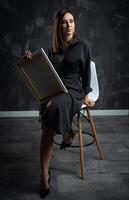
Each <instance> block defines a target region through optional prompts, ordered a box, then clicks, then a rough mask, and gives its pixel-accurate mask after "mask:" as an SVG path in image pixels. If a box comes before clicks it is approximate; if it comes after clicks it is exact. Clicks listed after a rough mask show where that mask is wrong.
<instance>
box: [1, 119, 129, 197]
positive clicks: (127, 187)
mask: <svg viewBox="0 0 129 200" xmlns="http://www.w3.org/2000/svg"><path fill="white" fill-rule="evenodd" d="M94 121H95V124H96V128H97V132H98V136H99V139H100V143H101V145H102V148H103V152H104V158H105V159H104V160H100V159H99V155H98V152H97V149H96V145H95V143H94V144H92V145H90V146H88V147H86V148H85V150H84V155H85V173H86V178H85V180H81V179H80V177H79V176H80V161H79V149H78V148H69V149H67V150H66V151H61V150H59V146H58V145H56V144H54V151H53V157H52V162H51V192H50V194H49V196H48V197H46V199H48V200H57V199H58V200H127V199H129V117H128V116H117V117H116V116H114V117H113V116H112V117H111V116H107V117H106V116H105V117H94ZM84 127H85V128H86V129H87V131H90V130H89V127H88V124H86V123H85V124H84ZM40 136H41V127H40V123H39V121H38V118H0V199H1V200H38V199H40V197H39V195H38V191H39V182H40V181H39V180H40V166H39V145H40ZM55 140H56V141H57V140H61V138H60V136H56V138H55ZM89 140H90V136H88V135H87V134H86V135H84V141H85V142H87V141H89ZM75 143H78V139H77V136H75V140H74V144H75Z"/></svg>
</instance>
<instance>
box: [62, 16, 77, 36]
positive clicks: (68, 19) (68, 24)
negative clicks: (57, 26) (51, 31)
mask: <svg viewBox="0 0 129 200" xmlns="http://www.w3.org/2000/svg"><path fill="white" fill-rule="evenodd" d="M61 30H62V35H63V37H64V38H66V37H70V38H72V37H73V34H74V32H75V21H74V18H73V15H72V14H70V13H66V14H65V15H64V16H63V19H62V22H61Z"/></svg>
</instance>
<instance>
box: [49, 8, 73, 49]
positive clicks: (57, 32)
mask: <svg viewBox="0 0 129 200" xmlns="http://www.w3.org/2000/svg"><path fill="white" fill-rule="evenodd" d="M66 13H70V14H71V15H72V16H73V18H74V21H75V17H74V15H73V14H72V11H70V10H67V9H63V10H61V11H59V12H57V14H56V15H55V17H54V26H53V34H52V51H53V53H59V52H60V51H61V48H63V49H64V48H65V43H64V40H63V37H62V33H61V22H62V19H63V16H64V15H65V14H66ZM75 35H76V33H74V36H75Z"/></svg>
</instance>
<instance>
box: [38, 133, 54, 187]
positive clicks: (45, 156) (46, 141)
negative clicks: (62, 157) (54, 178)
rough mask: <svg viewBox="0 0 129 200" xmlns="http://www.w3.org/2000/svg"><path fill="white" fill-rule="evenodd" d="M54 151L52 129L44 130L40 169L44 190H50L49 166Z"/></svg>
mask: <svg viewBox="0 0 129 200" xmlns="http://www.w3.org/2000/svg"><path fill="white" fill-rule="evenodd" d="M52 150H53V135H52V131H51V130H50V129H44V130H43V132H42V136H41V143H40V167H41V183H42V185H43V187H44V189H48V188H49V183H48V178H49V174H48V171H49V166H50V161H51V156H52Z"/></svg>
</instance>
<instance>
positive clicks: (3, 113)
mask: <svg viewBox="0 0 129 200" xmlns="http://www.w3.org/2000/svg"><path fill="white" fill-rule="evenodd" d="M91 114H92V115H93V116H117V115H118V116H119V115H120V116H128V115H129V110H126V109H124V110H122V109H121V110H91ZM38 116H39V111H0V117H38Z"/></svg>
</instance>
